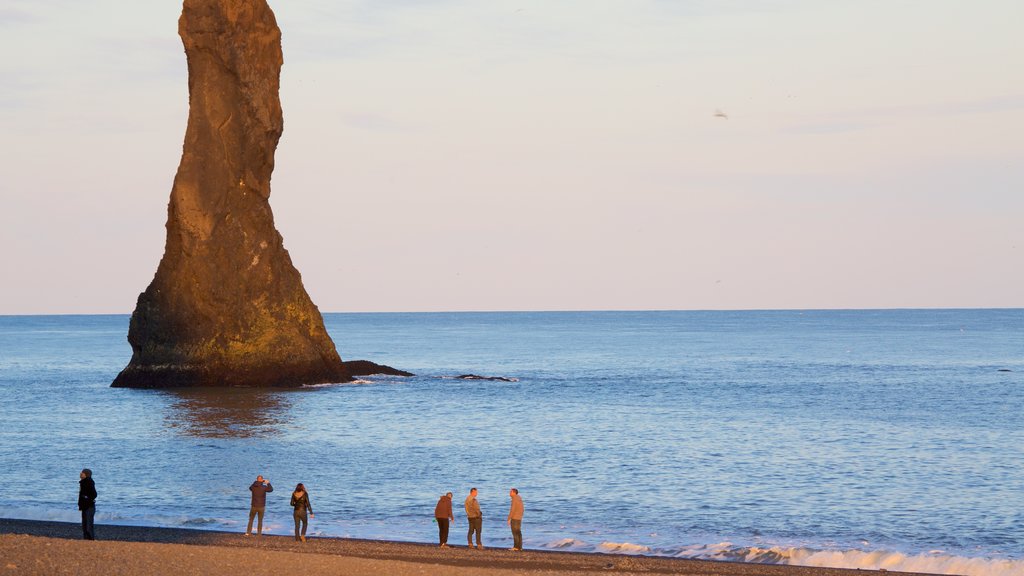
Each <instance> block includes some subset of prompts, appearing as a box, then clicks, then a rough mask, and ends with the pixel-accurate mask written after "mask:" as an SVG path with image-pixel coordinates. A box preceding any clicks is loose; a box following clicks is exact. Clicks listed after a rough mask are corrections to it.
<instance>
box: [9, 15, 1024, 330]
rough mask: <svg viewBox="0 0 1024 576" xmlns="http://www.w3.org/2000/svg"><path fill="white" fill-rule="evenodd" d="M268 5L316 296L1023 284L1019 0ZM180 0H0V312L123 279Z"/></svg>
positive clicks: (881, 298)
mask: <svg viewBox="0 0 1024 576" xmlns="http://www.w3.org/2000/svg"><path fill="white" fill-rule="evenodd" d="M270 4H271V7H272V8H273V9H274V10H275V13H276V15H277V19H278V24H279V25H280V27H281V29H282V35H283V50H284V67H283V69H282V73H281V101H282V106H283V109H284V121H285V124H284V126H285V128H284V135H283V137H282V139H281V142H280V145H279V147H278V151H277V156H276V159H277V161H276V168H275V171H274V175H273V179H272V182H271V185H272V195H271V198H270V201H271V206H272V208H273V210H274V214H275V219H276V223H277V227H278V230H279V231H280V232H281V233H282V235H283V237H284V241H285V247H286V248H287V249H288V250H289V253H290V254H291V257H292V260H293V262H294V263H295V265H296V267H297V268H298V269H299V271H300V272H301V273H302V276H303V281H304V283H305V286H306V289H307V291H308V292H309V293H310V295H311V296H312V298H313V300H314V302H316V303H317V305H318V306H319V308H320V309H321V311H324V312H364V311H367V312H368V311H381V312H384V311H464V310H649V309H677V310H692V309H812V308H932V307H953V308H960V307H1022V306H1024V265H1021V262H1022V261H1024V257H1022V255H1024V132H1022V131H1021V128H1022V127H1024V65H1022V64H1024V62H1022V59H1024V35H1021V34H1020V30H1019V26H1020V23H1021V22H1024V3H1022V2H1020V1H1019V0H985V1H981V2H970V3H968V2H962V1H959V0H956V1H948V0H919V1H913V2H911V1H901V0H856V1H855V0H848V1H827V2H825V1H821V0H792V1H790V0H763V1H758V2H741V1H731V0H562V1H554V2H552V1H551V0H521V1H515V2H506V1H503V0H487V1H479V0H478V1H468V0H465V1H460V0H287V1H283V0H276V1H275V0H271V2H270ZM180 12H181V2H180V1H172V0H166V1H164V0H146V1H145V2H140V1H139V0H93V1H90V2H81V1H79V0H2V2H0V52H2V53H3V54H4V57H3V58H2V59H0V270H2V273H0V314H65V313H86V314H91V313H125V314H126V313H130V312H131V311H132V310H133V309H134V307H135V301H136V298H137V297H138V294H139V293H140V292H142V291H143V290H144V289H145V288H146V286H147V285H148V284H149V282H150V281H151V280H152V278H153V274H154V273H155V271H156V267H157V264H158V263H159V260H160V257H161V255H162V254H163V246H164V240H165V230H164V224H165V221H166V210H167V201H168V198H169V195H170V190H171V185H172V182H173V178H174V173H175V171H176V169H177V165H178V162H179V160H180V156H181V146H182V140H183V136H184V132H185V124H186V119H187V112H188V108H187V107H188V87H187V70H186V63H185V55H184V51H183V49H182V46H181V41H180V39H179V38H178V36H177V19H178V16H179V14H180ZM718 112H721V113H722V114H721V115H719V114H718ZM723 116H725V117H723Z"/></svg>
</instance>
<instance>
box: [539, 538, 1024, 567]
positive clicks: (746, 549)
mask: <svg viewBox="0 0 1024 576" xmlns="http://www.w3.org/2000/svg"><path fill="white" fill-rule="evenodd" d="M541 547H542V548H548V549H553V550H571V551H573V552H603V553H614V554H637V555H649V556H670V557H674V558H686V559H692V560H716V561H725V562H745V563H752V564H785V565H791V566H810V567H815V568H850V569H861V570H888V571H891V572H923V573H928V574H956V575H962V576H1021V575H1022V574H1024V560H1019V559H1011V558H974V557H967V556H957V555H954V554H948V553H946V552H943V551H941V550H934V551H931V552H929V553H926V554H904V553H901V552H895V551H887V550H815V549H811V548H786V547H756V546H735V545H733V544H732V543H730V542H721V543H718V544H706V545H694V546H684V547H679V548H651V547H649V546H645V545H643V544H635V543H631V542H601V543H599V544H590V543H587V542H583V541H581V540H577V539H573V538H564V539H561V540H555V541H551V542H547V543H544V544H542V545H541Z"/></svg>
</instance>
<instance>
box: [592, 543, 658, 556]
mask: <svg viewBox="0 0 1024 576" xmlns="http://www.w3.org/2000/svg"><path fill="white" fill-rule="evenodd" d="M597 550H598V551H599V552H614V553H616V554H648V553H650V552H651V548H650V546H644V545H643V544H632V543H630V542H601V543H600V544H598V545H597Z"/></svg>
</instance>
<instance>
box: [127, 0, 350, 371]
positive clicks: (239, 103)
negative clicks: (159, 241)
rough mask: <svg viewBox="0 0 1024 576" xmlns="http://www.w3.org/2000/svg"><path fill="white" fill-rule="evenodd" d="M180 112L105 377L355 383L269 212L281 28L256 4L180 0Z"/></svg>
mask: <svg viewBox="0 0 1024 576" xmlns="http://www.w3.org/2000/svg"><path fill="white" fill-rule="evenodd" d="M178 33H179V34H180V35H181V39H182V42H183V43H184V45H185V55H186V57H187V59H188V86H189V116H188V128H187V130H186V133H185V144H184V149H183V151H182V156H181V163H180V165H179V167H178V173H177V175H176V176H175V178H174V186H173V188H172V190H171V200H170V204H169V206H168V209H167V243H166V247H165V249H164V255H163V259H162V260H161V261H160V265H159V267H158V268H157V271H156V276H155V277H154V278H153V282H152V283H151V284H150V285H149V287H148V288H147V289H146V291H145V292H143V293H142V294H141V295H140V296H139V300H138V304H137V306H136V308H135V312H134V314H132V319H131V325H130V327H129V331H128V341H129V342H130V343H131V346H132V358H131V361H130V362H129V364H128V366H127V367H126V368H125V369H124V370H123V371H122V372H121V373H120V374H119V375H118V376H117V379H116V380H114V383H113V385H114V386H123V387H146V388H149V387H165V386H300V385H303V384H319V383H327V382H346V381H349V380H351V378H350V376H349V374H348V372H347V371H346V370H345V368H344V365H343V364H342V361H341V358H340V357H339V356H338V352H337V351H336V349H335V347H334V342H332V341H331V338H330V336H329V335H328V334H327V331H326V330H325V329H324V324H323V318H322V317H321V315H320V311H319V310H318V309H317V307H316V306H315V305H314V304H313V302H312V301H311V300H310V298H309V295H308V294H307V293H306V290H305V288H304V287H303V285H302V279H301V277H300V275H299V273H298V271H297V270H296V269H295V267H294V266H293V265H292V262H291V258H290V257H289V256H288V252H287V251H286V250H285V248H284V244H283V241H282V239H281V235H280V234H279V233H278V232H277V229H276V228H275V227H274V217H273V214H272V213H271V210H270V204H269V201H268V199H269V198H270V176H271V172H272V171H273V169H274V152H275V150H276V148H277V143H278V139H279V138H280V137H281V131H282V128H283V120H282V116H281V103H280V100H279V98H278V87H279V75H280V70H281V64H282V54H281V31H280V29H279V28H278V27H277V22H276V20H275V18H274V13H273V12H272V11H271V10H270V7H269V6H268V5H267V3H266V1H265V0H184V8H183V10H182V14H181V19H180V20H179V22H178Z"/></svg>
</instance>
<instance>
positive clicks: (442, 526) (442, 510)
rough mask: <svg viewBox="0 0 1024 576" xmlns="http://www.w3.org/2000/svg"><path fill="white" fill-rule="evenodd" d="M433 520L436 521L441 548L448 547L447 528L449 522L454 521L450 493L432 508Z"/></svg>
mask: <svg viewBox="0 0 1024 576" xmlns="http://www.w3.org/2000/svg"><path fill="white" fill-rule="evenodd" d="M434 519H435V520H437V536H438V539H439V540H440V541H441V548H447V547H448V526H449V522H451V521H452V520H455V516H454V515H453V514H452V493H451V492H449V493H447V494H445V495H444V496H441V499H440V500H438V501H437V506H435V507H434Z"/></svg>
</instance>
